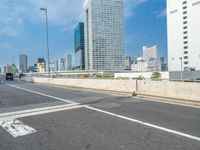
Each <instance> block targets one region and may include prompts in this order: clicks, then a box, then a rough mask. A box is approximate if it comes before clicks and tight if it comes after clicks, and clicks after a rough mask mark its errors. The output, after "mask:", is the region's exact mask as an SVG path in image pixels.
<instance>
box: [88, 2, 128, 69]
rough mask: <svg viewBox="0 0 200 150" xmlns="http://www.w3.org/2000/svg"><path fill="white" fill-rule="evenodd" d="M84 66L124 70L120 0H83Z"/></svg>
mask: <svg viewBox="0 0 200 150" xmlns="http://www.w3.org/2000/svg"><path fill="white" fill-rule="evenodd" d="M84 23H85V27H84V32H85V67H86V70H124V67H125V55H124V52H125V48H124V32H125V31H124V0H85V3H84Z"/></svg>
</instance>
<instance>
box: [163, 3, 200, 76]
mask: <svg viewBox="0 0 200 150" xmlns="http://www.w3.org/2000/svg"><path fill="white" fill-rule="evenodd" d="M199 14H200V0H176V1H174V0H167V28H168V65H169V66H168V67H169V71H170V72H171V71H183V70H185V71H188V70H196V71H197V70H200V19H199Z"/></svg>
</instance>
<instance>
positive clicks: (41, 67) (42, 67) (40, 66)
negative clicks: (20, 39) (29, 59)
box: [37, 58, 46, 73]
mask: <svg viewBox="0 0 200 150" xmlns="http://www.w3.org/2000/svg"><path fill="white" fill-rule="evenodd" d="M37 72H39V73H45V72H46V62H45V59H44V58H38V61H37Z"/></svg>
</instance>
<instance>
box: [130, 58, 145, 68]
mask: <svg viewBox="0 0 200 150" xmlns="http://www.w3.org/2000/svg"><path fill="white" fill-rule="evenodd" d="M147 68H148V62H146V61H145V60H144V58H143V57H138V58H137V63H136V64H132V65H131V70H132V71H134V72H147V71H148V70H147Z"/></svg>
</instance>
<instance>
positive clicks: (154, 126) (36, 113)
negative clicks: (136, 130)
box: [0, 84, 200, 141]
mask: <svg viewBox="0 0 200 150" xmlns="http://www.w3.org/2000/svg"><path fill="white" fill-rule="evenodd" d="M6 85H8V86H11V87H14V88H17V89H21V90H24V91H27V92H31V93H34V94H38V95H42V96H46V97H50V98H54V99H57V100H61V101H64V102H68V103H71V104H74V106H72V107H65V108H60V109H53V110H44V111H37V112H31V113H24V114H19V115H14V116H12V118H22V117H28V116H34V115H40V114H45V113H50V112H57V111H62V110H68V109H76V108H82V107H85V108H87V109H91V110H94V111H97V112H101V113H104V114H108V115H110V116H114V117H118V118H121V119H124V120H128V121H131V122H134V123H138V124H141V125H145V126H148V127H151V128H155V129H158V130H161V131H165V132H168V133H172V134H175V135H179V136H182V137H186V138H188V139H192V140H196V141H200V137H197V136H193V135H190V134H186V133H182V132H179V131H175V130H171V129H168V128H165V127H161V126H158V125H154V124H150V123H147V122H144V121H141V120H137V119H133V118H129V117H126V116H122V115H118V114H115V113H111V112H108V111H104V110H101V109H97V108H93V107H90V106H86V105H82V106H81V105H80V103H75V102H73V101H70V100H65V99H62V98H58V97H54V96H51V95H47V94H43V93H40V92H36V91H32V90H27V89H24V88H21V87H17V86H14V85H10V84H6ZM9 118H10V117H9ZM0 119H1V120H2V118H0ZM4 119H5V118H4Z"/></svg>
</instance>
